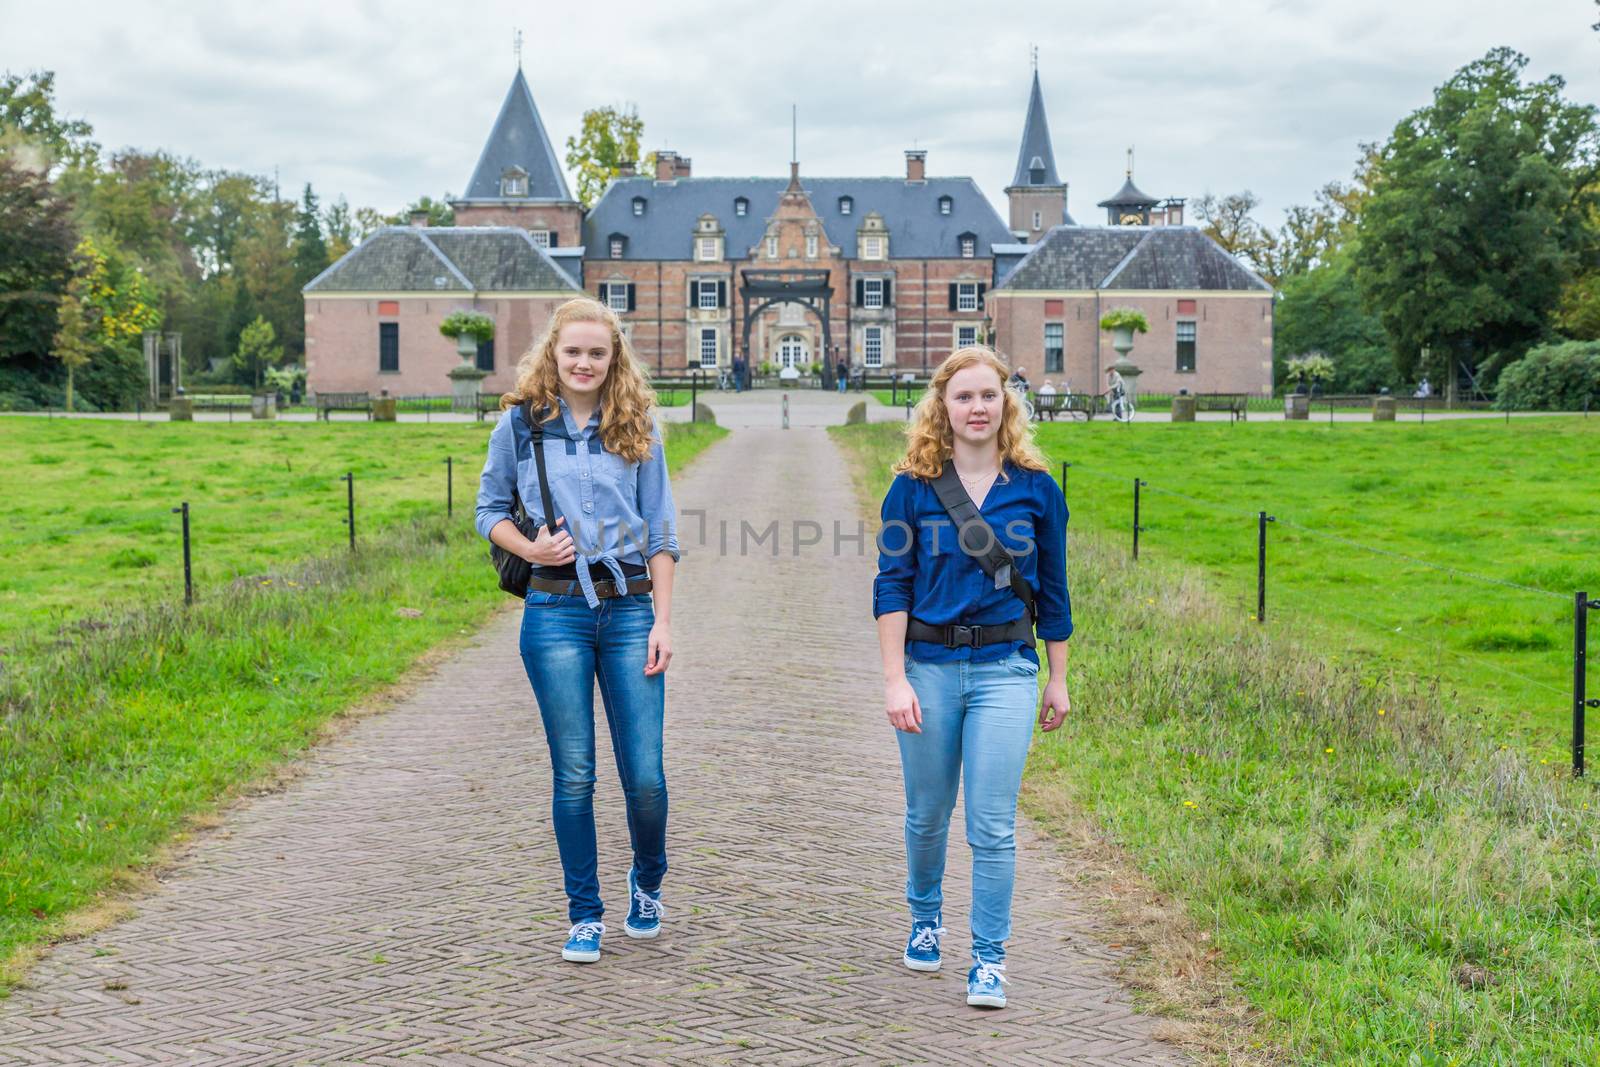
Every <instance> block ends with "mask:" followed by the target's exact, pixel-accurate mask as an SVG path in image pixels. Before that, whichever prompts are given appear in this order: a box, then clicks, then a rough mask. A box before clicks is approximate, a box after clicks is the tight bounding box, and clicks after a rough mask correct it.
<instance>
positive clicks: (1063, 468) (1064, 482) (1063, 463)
mask: <svg viewBox="0 0 1600 1067" xmlns="http://www.w3.org/2000/svg"><path fill="white" fill-rule="evenodd" d="M1070 466H1072V463H1071V461H1069V460H1065V459H1064V460H1062V461H1061V495H1062V496H1065V495H1066V493H1067V468H1068V467H1070Z"/></svg>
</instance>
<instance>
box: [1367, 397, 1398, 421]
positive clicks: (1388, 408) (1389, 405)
mask: <svg viewBox="0 0 1600 1067" xmlns="http://www.w3.org/2000/svg"><path fill="white" fill-rule="evenodd" d="M1394 408H1395V404H1394V397H1392V396H1378V397H1373V398H1372V421H1373V422H1393V421H1394Z"/></svg>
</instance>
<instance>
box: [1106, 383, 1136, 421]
mask: <svg viewBox="0 0 1600 1067" xmlns="http://www.w3.org/2000/svg"><path fill="white" fill-rule="evenodd" d="M1106 401H1107V402H1106V407H1107V408H1108V409H1110V412H1111V417H1112V418H1113V419H1115V420H1117V421H1118V422H1132V421H1133V416H1134V407H1133V397H1131V396H1129V395H1128V391H1127V390H1126V389H1124V388H1123V387H1122V383H1121V382H1113V383H1112V384H1111V389H1110V391H1109V393H1108V395H1107V398H1106Z"/></svg>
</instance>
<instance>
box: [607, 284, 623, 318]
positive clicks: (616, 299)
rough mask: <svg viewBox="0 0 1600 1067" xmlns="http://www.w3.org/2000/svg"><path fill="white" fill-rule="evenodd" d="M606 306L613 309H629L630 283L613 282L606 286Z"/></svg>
mask: <svg viewBox="0 0 1600 1067" xmlns="http://www.w3.org/2000/svg"><path fill="white" fill-rule="evenodd" d="M605 288H606V307H608V308H610V309H611V310H612V311H627V310H628V283H627V282H612V283H611V284H609V285H607V286H606V287H605Z"/></svg>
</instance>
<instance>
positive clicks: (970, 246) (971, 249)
mask: <svg viewBox="0 0 1600 1067" xmlns="http://www.w3.org/2000/svg"><path fill="white" fill-rule="evenodd" d="M958 241H959V247H960V248H961V258H962V259H971V258H972V257H973V256H975V255H977V253H978V238H977V235H976V234H970V233H964V234H962V235H961V236H960V238H958Z"/></svg>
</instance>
